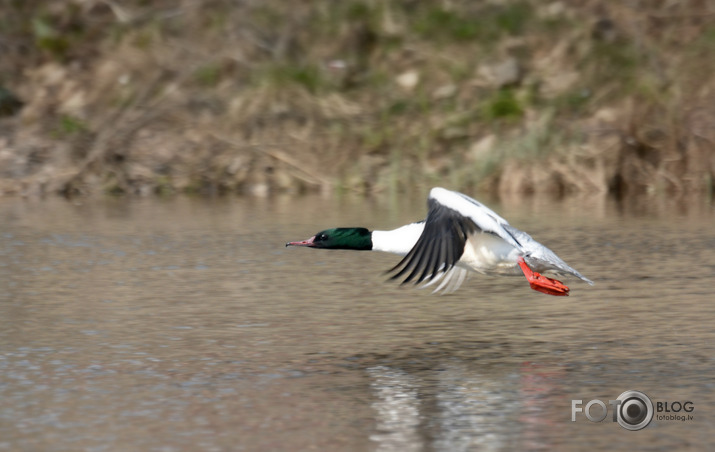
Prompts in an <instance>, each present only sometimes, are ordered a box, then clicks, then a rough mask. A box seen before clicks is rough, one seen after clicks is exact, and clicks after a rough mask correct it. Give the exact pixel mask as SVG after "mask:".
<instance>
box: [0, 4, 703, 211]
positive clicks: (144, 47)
mask: <svg viewBox="0 0 715 452" xmlns="http://www.w3.org/2000/svg"><path fill="white" fill-rule="evenodd" d="M26 3H27V2H19V3H18V4H14V5H11V6H6V7H5V8H6V9H8V11H6V14H4V15H3V16H4V17H3V18H2V19H0V24H1V26H2V28H1V30H3V35H4V39H3V40H2V45H3V46H4V49H3V52H4V55H5V57H4V58H3V59H2V61H0V71H1V72H0V74H2V78H1V79H0V85H1V86H0V87H1V88H2V92H1V93H0V114H2V115H3V117H2V118H0V131H2V133H1V135H0V193H2V194H4V195H24V196H34V195H45V194H64V195H84V194H95V193H113V194H139V195H151V194H159V195H167V194H174V193H251V194H257V195H265V194H270V193H276V192H305V191H317V190H321V191H356V192H380V191H393V192H401V191H405V190H409V189H413V188H414V187H422V186H430V185H435V184H441V185H448V186H450V187H453V188H458V189H463V190H469V191H485V192H489V193H492V194H494V195H497V196H508V195H512V194H542V193H548V194H550V195H557V196H561V195H569V194H575V193H600V194H609V195H613V196H616V197H624V196H629V195H633V194H643V193H647V194H682V193H697V194H705V195H708V196H712V192H713V180H714V175H715V152H714V147H715V107H713V105H715V102H714V100H715V96H714V94H715V80H714V79H713V78H712V76H711V74H713V73H715V59H713V58H712V55H713V50H714V49H715V27H714V26H713V25H712V21H711V20H709V18H711V17H712V15H713V13H715V12H713V11H710V10H708V9H707V8H706V7H705V6H702V5H699V4H694V3H693V4H691V2H669V3H667V4H663V5H651V6H646V7H644V6H642V5H638V7H637V8H636V7H633V8H631V7H628V6H627V5H620V4H607V5H603V4H601V2H596V1H583V2H578V4H576V2H558V1H557V2H551V3H547V4H544V3H543V2H537V1H502V2H478V3H476V4H475V3H474V2H467V1H456V2H449V3H448V4H446V3H445V4H439V5H435V4H431V3H425V4H423V3H420V2H411V1H388V2H370V1H364V2H363V1H350V2H325V3H323V2H309V3H307V4H299V5H296V4H295V3H294V2H288V1H283V0H272V1H270V2H257V3H255V4H254V3H251V2H246V3H244V4H235V3H231V2H222V1H214V2H184V3H182V4H180V5H178V6H177V5H176V2H169V1H159V2H151V4H149V6H147V5H148V4H147V3H146V2H139V1H136V2H123V4H122V5H121V6H120V5H119V4H116V3H114V2H100V1H83V2H79V1H78V2H61V3H60V2H56V3H53V4H47V5H35V4H34V3H33V4H30V5H27V4H26ZM28 17H29V18H32V20H31V21H28V20H27V19H26V18H28Z"/></svg>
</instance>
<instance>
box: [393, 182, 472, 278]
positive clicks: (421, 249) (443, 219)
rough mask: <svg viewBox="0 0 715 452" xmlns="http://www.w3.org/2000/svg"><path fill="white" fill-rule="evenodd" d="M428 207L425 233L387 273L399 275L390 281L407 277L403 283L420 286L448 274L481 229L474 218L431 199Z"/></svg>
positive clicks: (423, 232)
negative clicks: (469, 241) (471, 238)
mask: <svg viewBox="0 0 715 452" xmlns="http://www.w3.org/2000/svg"><path fill="white" fill-rule="evenodd" d="M427 206H428V213H427V218H426V220H425V226H424V230H423V231H422V234H421V235H420V237H419V238H418V239H417V242H416V243H415V246H414V247H413V248H412V249H411V250H410V251H409V253H407V255H405V257H404V258H403V259H402V260H401V261H400V262H399V263H398V264H397V265H395V266H394V267H393V268H392V269H390V270H389V272H388V273H393V272H396V273H395V274H394V275H393V276H392V277H391V279H400V278H402V277H403V276H404V275H407V276H405V278H404V279H403V281H402V284H405V283H408V282H410V281H414V282H415V284H417V283H421V282H423V281H425V280H430V279H433V278H435V277H437V275H440V274H442V273H446V272H448V271H449V270H450V269H451V268H452V267H454V265H455V264H456V263H457V262H458V261H459V259H460V258H461V257H462V254H463V253H464V245H465V244H466V242H467V239H468V237H469V235H470V234H472V233H476V232H478V231H479V230H480V228H479V227H478V226H477V224H476V223H475V222H474V220H473V219H472V218H470V217H468V216H465V215H463V214H462V213H460V212H458V211H456V210H454V209H452V208H450V207H447V206H445V205H443V204H442V203H441V202H440V201H439V200H438V199H435V198H434V197H432V196H430V198H429V199H428V201H427ZM418 275H419V276H418Z"/></svg>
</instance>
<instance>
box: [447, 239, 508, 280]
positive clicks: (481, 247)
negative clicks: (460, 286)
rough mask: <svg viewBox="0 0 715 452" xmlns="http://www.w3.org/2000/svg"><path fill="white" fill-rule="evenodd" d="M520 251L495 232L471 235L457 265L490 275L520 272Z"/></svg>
mask: <svg viewBox="0 0 715 452" xmlns="http://www.w3.org/2000/svg"><path fill="white" fill-rule="evenodd" d="M518 257H519V251H518V250H517V249H516V248H514V247H513V246H511V245H510V244H508V243H507V242H505V241H504V240H502V239H501V238H500V237H497V236H496V235H494V234H488V233H477V234H473V235H472V236H470V238H469V240H467V243H466V245H465V247H464V254H463V255H462V258H461V259H460V260H459V262H458V263H457V265H459V266H461V267H465V268H469V269H471V270H474V271H476V272H479V273H484V274H488V275H514V274H519V268H518V266H517V258H518Z"/></svg>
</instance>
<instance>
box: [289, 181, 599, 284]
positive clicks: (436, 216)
mask: <svg viewBox="0 0 715 452" xmlns="http://www.w3.org/2000/svg"><path fill="white" fill-rule="evenodd" d="M427 207H428V211H427V218H425V219H424V220H423V221H419V222H416V223H410V224H407V225H404V226H402V227H399V228H397V229H393V230H391V231H370V230H368V229H367V228H363V227H352V228H332V229H326V230H324V231H320V232H318V233H317V234H315V235H314V236H313V237H310V238H309V239H307V240H302V241H297V242H288V243H286V246H305V247H310V248H322V249H343V250H372V251H384V252H388V253H394V254H399V255H401V256H403V258H402V260H401V261H400V262H399V263H397V265H395V266H394V267H393V268H392V269H390V270H389V271H388V273H391V274H392V277H391V279H402V283H403V284H405V283H408V282H411V281H413V282H414V283H415V284H419V283H422V284H423V286H424V287H428V286H432V285H436V288H435V289H434V291H435V292H440V291H443V292H452V291H454V290H457V289H458V288H459V286H460V285H461V284H462V282H464V280H465V278H466V277H467V275H468V274H469V272H470V271H471V272H477V273H482V274H486V275H499V276H509V275H511V276H514V275H516V276H518V275H524V276H525V277H526V280H527V281H528V282H529V285H530V286H531V288H532V289H534V290H536V291H539V292H542V293H545V294H548V295H561V296H563V295H568V294H569V290H570V289H569V288H568V287H567V286H566V285H565V284H564V283H562V282H561V281H558V280H556V279H552V278H549V277H547V276H544V275H542V273H544V272H550V273H554V274H555V275H560V276H565V275H571V276H575V277H576V278H579V279H581V280H582V281H585V282H587V283H588V284H591V285H593V281H591V280H590V279H588V278H586V277H585V276H583V275H582V274H581V273H579V272H578V271H576V269H574V268H573V267H571V266H569V265H568V264H566V262H564V261H563V260H562V259H561V258H559V257H558V256H557V255H556V254H555V253H554V252H553V251H551V250H550V249H548V248H547V247H545V246H544V245H542V244H541V243H539V242H537V241H536V240H534V239H533V238H532V237H531V236H530V235H529V234H527V233H526V232H524V231H520V230H519V229H517V228H515V227H513V226H511V225H510V224H509V223H508V222H507V221H506V220H505V219H504V218H502V217H500V216H499V215H497V214H496V213H495V212H494V211H492V210H491V209H489V208H488V207H487V206H485V205H484V204H482V203H480V202H479V201H477V200H475V199H472V198H470V197H469V196H467V195H464V194H462V193H458V192H456V191H451V190H447V189H444V188H440V187H435V188H433V189H432V190H431V191H430V194H429V198H428V200H427Z"/></svg>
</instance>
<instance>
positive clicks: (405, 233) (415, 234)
mask: <svg viewBox="0 0 715 452" xmlns="http://www.w3.org/2000/svg"><path fill="white" fill-rule="evenodd" d="M424 227H425V224H424V222H420V223H410V224H406V225H404V226H402V227H399V228H397V229H393V230H392V231H372V250H373V251H384V252H386V253H394V254H399V255H401V256H404V255H405V254H407V253H409V252H410V250H411V249H412V247H413V246H415V243H417V239H418V238H419V237H420V234H422V230H423V229H424Z"/></svg>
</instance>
